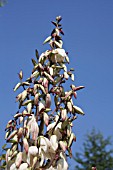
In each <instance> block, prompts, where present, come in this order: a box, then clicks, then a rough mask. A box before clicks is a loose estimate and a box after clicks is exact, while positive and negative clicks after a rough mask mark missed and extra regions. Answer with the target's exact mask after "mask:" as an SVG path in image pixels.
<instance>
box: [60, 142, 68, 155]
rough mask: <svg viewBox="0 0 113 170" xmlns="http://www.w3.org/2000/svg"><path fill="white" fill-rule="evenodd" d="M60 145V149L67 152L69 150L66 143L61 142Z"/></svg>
mask: <svg viewBox="0 0 113 170" xmlns="http://www.w3.org/2000/svg"><path fill="white" fill-rule="evenodd" d="M59 144H60V147H61V148H62V150H63V151H64V152H65V151H66V149H67V143H66V141H60V142H59Z"/></svg>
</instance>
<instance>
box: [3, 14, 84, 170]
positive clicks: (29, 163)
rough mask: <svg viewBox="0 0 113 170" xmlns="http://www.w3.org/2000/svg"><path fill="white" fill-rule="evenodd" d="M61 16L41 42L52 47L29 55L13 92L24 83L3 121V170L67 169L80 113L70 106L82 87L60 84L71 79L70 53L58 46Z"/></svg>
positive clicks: (60, 41)
mask: <svg viewBox="0 0 113 170" xmlns="http://www.w3.org/2000/svg"><path fill="white" fill-rule="evenodd" d="M61 19H62V18H61V16H58V17H56V21H55V22H54V21H53V22H52V23H53V24H54V25H55V29H54V30H53V31H52V33H51V36H49V37H48V38H47V39H46V40H45V41H44V44H45V43H47V42H48V43H49V44H50V49H49V50H47V51H45V52H43V53H42V54H41V55H39V54H38V51H37V50H36V58H37V61H35V60H34V59H32V63H33V70H32V73H31V75H30V77H29V78H28V79H27V80H26V81H23V72H22V71H20V73H19V74H18V75H19V79H20V82H19V83H18V84H17V85H16V86H15V88H14V91H16V90H17V89H19V88H23V91H22V92H21V93H19V94H18V95H17V97H16V101H17V102H18V103H19V110H18V112H17V113H16V114H15V115H14V118H13V119H12V120H10V121H9V122H8V124H7V126H6V129H5V130H6V136H5V139H6V142H7V144H5V145H4V146H3V149H4V150H5V154H3V155H2V157H1V159H2V168H4V169H5V170H45V169H46V170H67V169H68V163H67V156H70V157H71V156H72V151H71V145H72V143H73V141H75V140H76V137H75V135H74V133H73V132H72V126H73V121H74V120H75V119H76V118H77V116H76V114H81V115H84V112H83V111H82V109H81V108H79V107H78V106H76V105H74V102H73V99H74V98H75V99H76V97H77V90H80V89H82V88H84V86H79V87H76V86H75V85H73V84H72V85H70V90H68V91H66V90H65V88H64V86H63V84H64V83H65V82H66V81H67V80H68V79H69V78H71V79H72V81H74V74H73V71H74V69H73V68H71V69H68V68H67V66H66V65H67V64H69V58H68V53H66V52H65V50H64V49H63V48H62V45H63V41H62V38H61V36H60V35H61V34H64V33H63V31H62V28H61V24H60V21H61Z"/></svg>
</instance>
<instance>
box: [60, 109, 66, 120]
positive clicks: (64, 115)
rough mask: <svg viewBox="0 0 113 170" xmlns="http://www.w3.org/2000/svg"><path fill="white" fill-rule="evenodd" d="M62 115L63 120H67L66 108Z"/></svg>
mask: <svg viewBox="0 0 113 170" xmlns="http://www.w3.org/2000/svg"><path fill="white" fill-rule="evenodd" d="M61 117H62V120H66V119H67V110H66V109H62V111H61Z"/></svg>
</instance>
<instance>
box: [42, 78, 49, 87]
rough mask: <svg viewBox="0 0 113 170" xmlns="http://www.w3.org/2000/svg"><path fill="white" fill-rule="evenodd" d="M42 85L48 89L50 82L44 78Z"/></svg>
mask: <svg viewBox="0 0 113 170" xmlns="http://www.w3.org/2000/svg"><path fill="white" fill-rule="evenodd" d="M42 85H43V86H44V87H45V88H48V80H47V78H45V77H44V79H43V83H42Z"/></svg>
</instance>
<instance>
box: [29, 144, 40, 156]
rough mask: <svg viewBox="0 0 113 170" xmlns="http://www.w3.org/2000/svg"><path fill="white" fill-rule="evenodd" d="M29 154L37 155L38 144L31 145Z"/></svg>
mask: <svg viewBox="0 0 113 170" xmlns="http://www.w3.org/2000/svg"><path fill="white" fill-rule="evenodd" d="M29 154H30V155H32V156H36V155H37V154H38V148H37V147H36V146H30V147H29Z"/></svg>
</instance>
